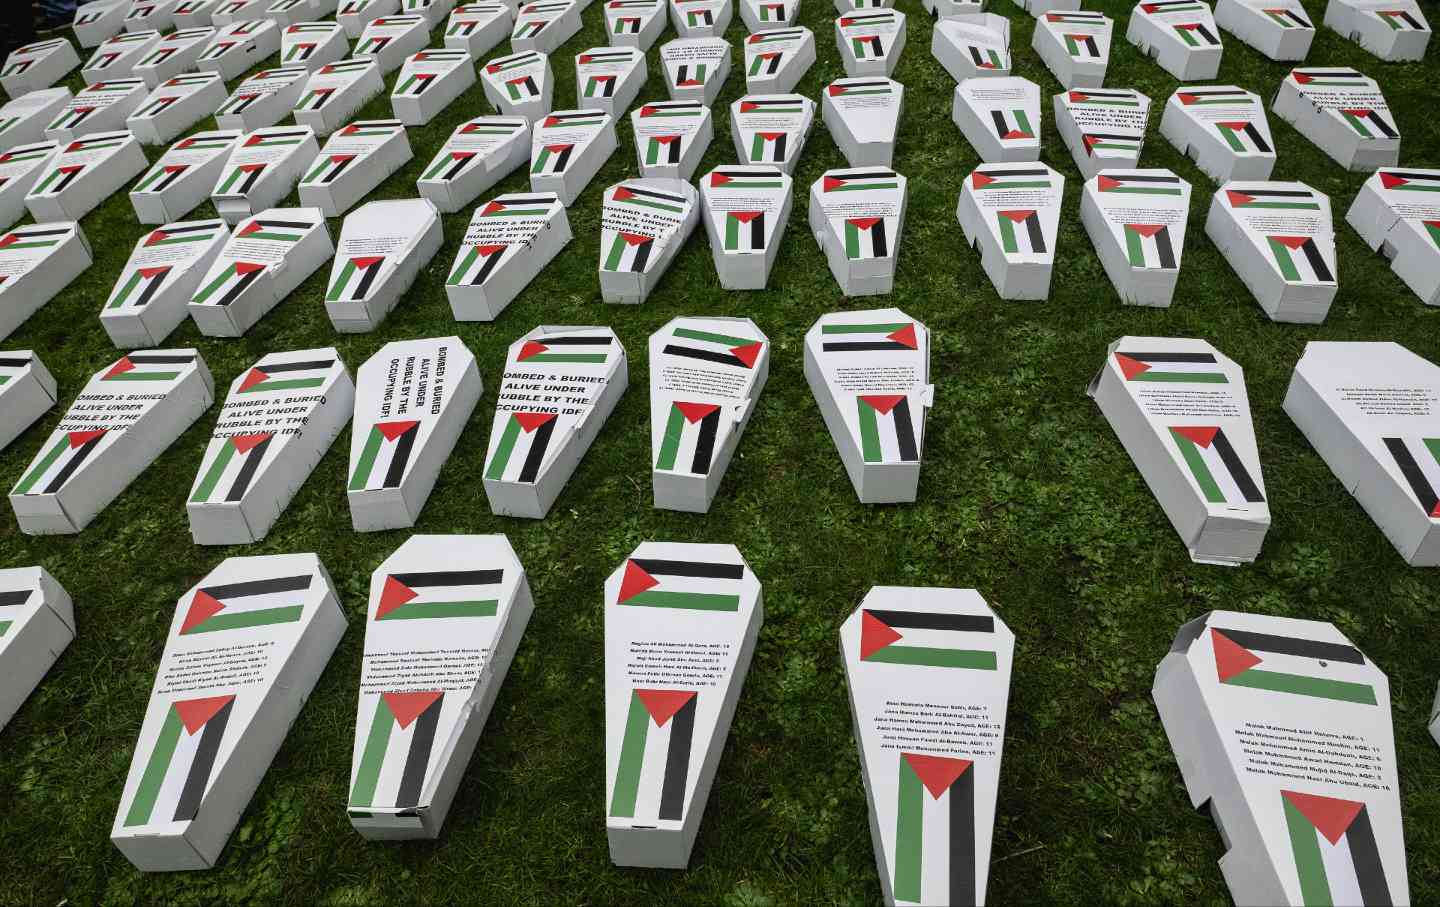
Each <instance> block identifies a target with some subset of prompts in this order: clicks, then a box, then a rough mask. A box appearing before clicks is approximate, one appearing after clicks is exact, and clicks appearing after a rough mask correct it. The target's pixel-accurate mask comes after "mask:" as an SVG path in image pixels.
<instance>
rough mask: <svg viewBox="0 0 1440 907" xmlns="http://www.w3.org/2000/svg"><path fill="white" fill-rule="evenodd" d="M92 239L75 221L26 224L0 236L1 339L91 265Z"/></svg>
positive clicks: (12, 331) (7, 335)
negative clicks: (86, 237)
mask: <svg viewBox="0 0 1440 907" xmlns="http://www.w3.org/2000/svg"><path fill="white" fill-rule="evenodd" d="M92 261H93V258H92V257H91V255H90V243H89V242H87V241H86V239H85V234H84V233H83V232H82V231H81V230H80V225H79V224H78V223H75V222H74V221H68V222H55V223H46V224H30V225H28V226H24V227H16V228H15V229H13V230H10V231H8V232H6V233H5V234H4V235H3V236H0V340H4V339H5V338H6V337H9V336H10V335H11V334H12V333H14V331H15V329H16V328H18V327H20V325H22V324H24V323H25V321H26V319H28V318H29V317H30V316H31V315H34V314H35V313H36V312H38V311H40V307H41V306H43V305H45V303H47V302H49V301H50V300H51V299H54V298H55V296H56V295H57V294H58V293H59V292H60V291H61V290H63V289H65V288H66V287H67V286H69V285H70V283H71V281H73V280H74V279H75V278H77V277H79V276H80V275H81V274H83V273H84V272H85V270H86V269H87V268H89V267H90V265H91V262H92Z"/></svg>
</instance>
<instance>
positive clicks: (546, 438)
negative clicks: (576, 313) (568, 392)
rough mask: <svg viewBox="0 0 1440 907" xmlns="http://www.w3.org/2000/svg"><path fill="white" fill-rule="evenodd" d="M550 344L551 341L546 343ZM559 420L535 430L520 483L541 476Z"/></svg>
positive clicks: (550, 420)
mask: <svg viewBox="0 0 1440 907" xmlns="http://www.w3.org/2000/svg"><path fill="white" fill-rule="evenodd" d="M545 343H547V344H548V343H550V341H548V340H547V341H545ZM558 421H559V420H558V419H547V420H546V421H545V422H544V424H542V425H541V426H540V427H539V428H537V429H535V437H534V438H533V439H532V440H531V441H530V450H529V451H527V452H526V454H525V465H524V466H522V467H520V481H522V482H534V481H535V479H536V477H537V476H539V475H540V464H541V463H544V462H545V448H547V447H549V446H550V436H551V435H553V434H555V423H556V422H558Z"/></svg>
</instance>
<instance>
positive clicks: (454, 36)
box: [445, 0, 658, 58]
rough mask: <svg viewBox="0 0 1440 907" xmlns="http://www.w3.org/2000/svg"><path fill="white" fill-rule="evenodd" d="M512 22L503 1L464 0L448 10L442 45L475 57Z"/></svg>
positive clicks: (512, 13)
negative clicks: (473, 0)
mask: <svg viewBox="0 0 1440 907" xmlns="http://www.w3.org/2000/svg"><path fill="white" fill-rule="evenodd" d="M656 2H658V0H656ZM514 25H515V11H514V10H512V9H511V8H510V7H509V6H507V5H505V4H504V3H499V2H496V3H466V4H464V5H462V6H457V7H455V11H454V12H453V13H451V14H450V21H449V22H448V23H446V25H445V46H446V47H448V48H450V49H451V50H463V51H465V52H466V53H468V54H470V56H471V57H475V58H478V57H481V56H483V55H484V54H488V53H489V52H490V51H492V50H494V49H495V48H496V46H497V45H499V44H500V42H501V41H504V40H505V39H506V38H507V37H509V36H510V29H511V28H513V27H514Z"/></svg>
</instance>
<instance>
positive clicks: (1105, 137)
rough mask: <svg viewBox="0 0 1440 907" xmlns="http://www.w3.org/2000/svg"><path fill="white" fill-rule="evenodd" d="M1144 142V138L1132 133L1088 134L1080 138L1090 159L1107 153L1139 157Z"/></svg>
mask: <svg viewBox="0 0 1440 907" xmlns="http://www.w3.org/2000/svg"><path fill="white" fill-rule="evenodd" d="M1144 141H1145V137H1144V136H1140V135H1135V134H1134V133H1132V132H1087V133H1085V134H1084V135H1082V136H1080V143H1081V144H1082V145H1084V146H1085V154H1086V155H1088V156H1090V157H1094V156H1095V155H1097V154H1102V155H1103V154H1104V153H1106V152H1109V153H1111V154H1117V155H1135V156H1139V154H1140V145H1141V144H1142V143H1143V142H1144Z"/></svg>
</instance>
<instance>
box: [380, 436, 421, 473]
mask: <svg viewBox="0 0 1440 907" xmlns="http://www.w3.org/2000/svg"><path fill="white" fill-rule="evenodd" d="M418 434H420V426H418V425H413V426H411V427H410V428H409V430H407V431H406V432H404V433H403V434H401V435H400V437H399V438H398V439H397V440H396V441H395V453H394V455H393V456H391V457H390V468H389V469H387V470H385V484H384V485H382V486H381V487H382V488H399V487H400V480H401V479H403V478H405V464H407V463H409V462H410V452H411V451H412V450H413V449H414V448H415V436H416V435H418Z"/></svg>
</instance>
